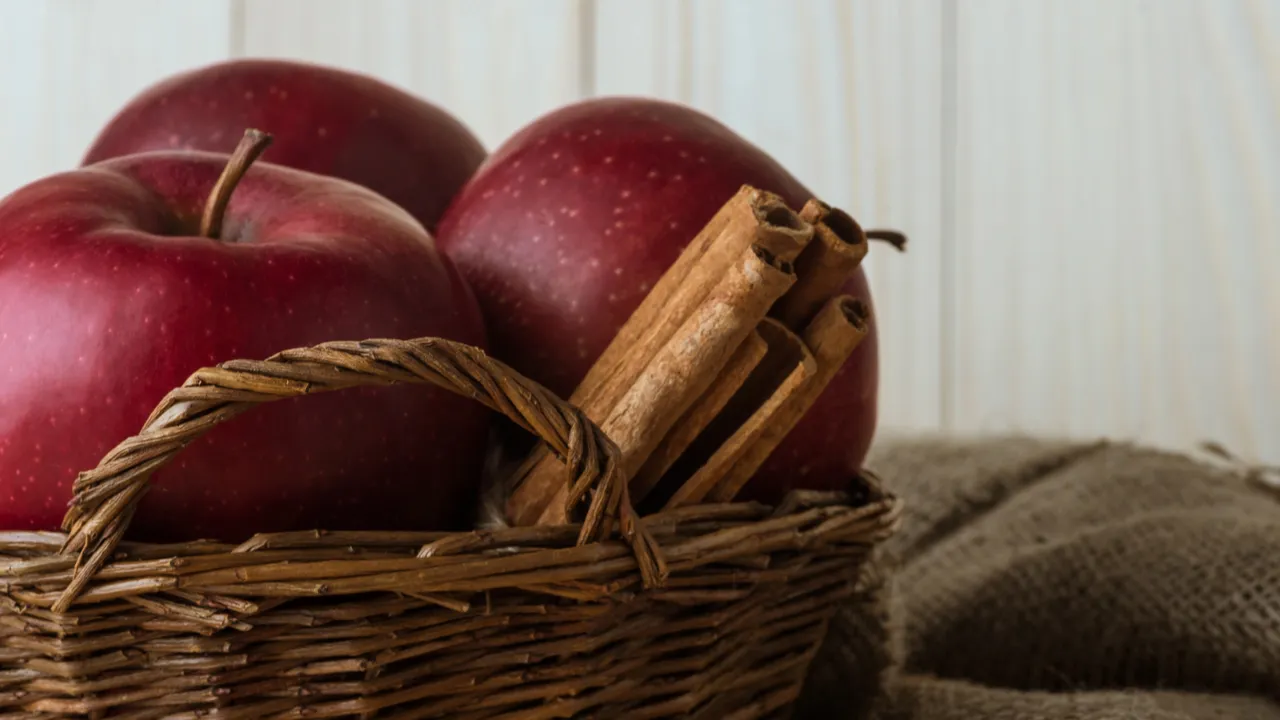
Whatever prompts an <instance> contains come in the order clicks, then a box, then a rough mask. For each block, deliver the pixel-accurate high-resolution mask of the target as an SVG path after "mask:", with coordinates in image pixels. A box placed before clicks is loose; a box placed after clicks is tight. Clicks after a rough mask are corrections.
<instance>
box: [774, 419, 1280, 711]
mask: <svg viewBox="0 0 1280 720" xmlns="http://www.w3.org/2000/svg"><path fill="white" fill-rule="evenodd" d="M869 464H870V466H871V467H873V468H874V469H875V470H876V471H877V472H878V474H879V475H880V476H881V477H882V479H883V482H884V483H885V485H886V486H887V487H889V488H890V489H891V490H893V491H894V492H895V493H897V494H898V495H899V496H900V497H901V498H902V499H903V500H904V503H905V508H906V513H905V518H904V522H903V525H902V529H901V530H900V532H899V533H898V534H897V535H896V536H895V537H894V538H893V539H892V540H890V541H889V542H888V543H887V544H886V545H885V546H884V548H882V550H881V551H880V556H879V557H878V558H877V562H876V563H875V565H874V568H873V570H872V571H871V572H870V573H869V574H868V575H867V577H866V578H865V580H864V586H863V588H862V592H863V597H862V598H860V599H859V600H860V601H859V603H856V604H851V605H850V606H849V608H848V609H847V611H845V612H842V613H841V614H840V615H839V616H838V617H837V618H836V620H835V621H834V622H833V625H832V629H831V633H830V635H829V637H828V638H827V641H826V643H825V645H824V647H823V648H822V650H821V652H820V654H819V656H818V657H817V658H816V659H815V661H814V664H813V671H812V673H811V677H810V678H809V682H808V684H807V686H806V688H805V691H804V694H803V696H802V698H801V700H800V702H799V706H798V708H797V711H796V713H795V715H794V716H795V717H797V718H863V717H867V718H876V719H878V720H891V719H892V720H950V719H952V718H957V719H959V718H970V719H974V720H980V719H981V718H1001V719H1004V718H1009V719H1013V718H1026V719H1028V720H1059V719H1062V720H1065V719H1067V718H1101V719H1109V718H1116V719H1119V718H1131V719H1135V720H1200V719H1201V718H1239V719H1241V720H1249V719H1251V718H1259V719H1267V720H1280V498H1278V497H1277V496H1276V495H1274V494H1272V493H1268V492H1267V491H1265V490H1264V489H1263V488H1262V487H1261V486H1260V485H1258V484H1256V483H1253V482H1250V481H1249V480H1248V479H1246V478H1245V477H1243V475H1242V473H1240V472H1237V471H1235V470H1233V469H1230V468H1225V467H1222V466H1220V465H1216V464H1210V463H1208V462H1205V461H1202V460H1200V459H1196V458H1192V457H1189V456H1186V455H1181V454H1175V453H1169V452H1162V451H1157V450H1153V449H1149V448H1144V447H1135V446H1132V445H1128V444H1120V443H1104V442H1098V443H1070V442H1056V441H1049V440H1040V439H1032V438H1025V437H1003V438H987V439H960V438H952V439H940V438H917V439H907V440H902V439H899V440H893V441H884V442H881V443H880V444H879V445H878V447H877V448H876V450H875V451H874V452H873V455H872V458H871V462H870V463H869ZM869 600H873V601H875V602H870V603H869V602H868V601H869ZM867 607H870V608H872V610H871V611H867V610H866V609H865V608H867Z"/></svg>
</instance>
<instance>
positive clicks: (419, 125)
mask: <svg viewBox="0 0 1280 720" xmlns="http://www.w3.org/2000/svg"><path fill="white" fill-rule="evenodd" d="M245 127H256V128H261V129H262V130H264V131H266V132H269V133H272V134H274V135H275V136H276V137H277V138H278V140H277V142H276V144H275V145H274V146H273V147H272V148H271V162H272V163H274V164H277V165H287V166H289V167H293V168H298V169H299V170H307V171H310V172H314V173H320V174H322V175H332V176H334V177H339V178H342V179H344V180H350V181H351V182H355V183H359V184H361V185H364V186H365V187H367V188H370V189H372V190H374V191H375V192H378V193H379V194H381V195H384V196H385V197H387V198H388V199H390V200H391V201H392V202H395V203H396V204H398V205H400V206H401V207H403V208H404V209H406V210H408V211H409V213H410V214H411V215H413V216H414V217H415V218H417V219H418V222H420V223H422V224H423V226H424V227H426V228H427V230H428V231H431V232H434V231H435V229H436V224H437V222H439V219H440V215H441V214H442V213H443V212H444V209H445V207H446V206H447V205H448V204H449V200H450V199H451V198H452V197H453V196H454V194H455V193H457V191H458V189H459V188H460V187H462V185H463V183H465V182H466V181H467V178H469V177H470V176H471V174H472V173H473V172H475V169H476V168H477V167H478V166H479V165H480V163H481V162H483V161H484V158H485V149H484V146H483V145H481V144H480V141H479V140H478V139H476V137H475V135H473V134H472V133H471V131H470V130H469V129H467V128H466V127H465V126H464V125H463V124H462V123H461V122H459V121H458V120H457V119H456V118H454V117H453V116H452V115H450V114H449V113H447V112H445V111H444V110H442V109H440V108H439V107H436V106H435V105H432V104H430V103H428V102H426V101H425V100H422V99H420V98H418V97H415V96H413V95H411V94H409V93H407V92H405V91H403V90H401V89H399V88H396V87H393V86H391V85H388V84H386V83H384V82H382V81H380V80H377V79H375V78H372V77H368V76H366V75H361V74H358V73H354V72H350V71H346V70H339V69H337V68H331V67H326V66H322V65H314V64H310V63H303V62H298V61H293V60H267V59H251V60H231V61H226V62H220V63H215V64H212V65H208V66H205V67H202V68H198V69H195V70H190V71H187V72H183V73H179V74H176V75H173V76H171V77H169V78H167V79H165V80H163V81H161V82H159V83H158V84H156V85H153V86H152V87H150V88H148V89H146V90H144V91H143V92H141V93H140V94H139V95H137V96H136V97H134V98H133V99H132V100H131V101H130V102H129V103H128V104H127V105H125V107H124V108H122V109H121V110H120V111H119V113H117V114H116V116H115V117H114V118H112V119H111V121H110V122H109V123H108V124H107V125H106V127H105V128H103V130H102V131H101V133H100V134H99V135H98V137H97V139H96V140H95V141H94V142H93V145H92V146H91V147H90V148H89V151H88V153H87V154H86V155H85V159H84V162H85V163H86V164H87V163H95V162H98V161H100V160H104V159H106V158H110V157H116V156H119V155H128V154H131V153H136V152H142V151H145V150H160V149H175V148H187V149H196V150H211V151H215V152H230V151H231V149H232V148H234V147H235V145H236V142H237V141H239V139H240V134H241V131H242V130H243V129H244V128H245Z"/></svg>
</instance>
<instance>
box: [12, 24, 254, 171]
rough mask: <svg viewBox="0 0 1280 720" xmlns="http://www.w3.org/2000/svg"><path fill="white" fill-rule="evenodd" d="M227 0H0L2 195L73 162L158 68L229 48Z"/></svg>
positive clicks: (212, 56)
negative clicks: (55, 0) (53, 0)
mask: <svg viewBox="0 0 1280 720" xmlns="http://www.w3.org/2000/svg"><path fill="white" fill-rule="evenodd" d="M230 23H231V15H230V12H229V10H228V0H184V1H183V2H181V3H176V2H169V1H168V0H111V2H107V1H106V0H79V1H77V2H4V3H0V29H2V30H3V31H2V32H0V37H3V42H0V108H3V116H2V117H3V119H2V120H0V158H3V159H4V160H3V162H0V197H3V196H5V195H8V194H9V193H10V192H12V191H13V190H16V189H17V188H19V187H21V186H23V185H26V184H27V183H29V182H32V181H34V180H36V179H38V178H40V177H43V176H45V175H48V174H50V173H54V172H58V171H62V170H70V169H72V168H74V167H75V166H76V165H78V164H79V163H80V159H81V157H83V155H84V151H85V150H87V149H88V148H89V144H90V143H91V142H92V141H93V138H94V136H95V135H96V134H97V132H98V129H99V128H101V127H102V125H104V124H105V123H106V122H107V120H108V119H109V118H110V117H111V116H112V115H113V114H114V113H115V112H116V110H117V109H118V108H119V107H120V106H121V105H123V104H124V103H125V102H127V101H128V100H129V98H130V97H132V96H133V95H134V93H136V92H138V91H140V90H142V89H143V88H144V87H146V86H147V85H150V84H151V83H153V82H155V81H156V80H159V79H160V78H161V77H162V76H164V75H167V74H169V73H171V72H176V71H178V70H182V69H185V68H188V67H193V66H196V65H202V64H204V63H206V62H212V61H214V60H219V59H222V58H224V57H226V56H227V53H228V52H229V48H230V37H231V34H230V32H231V30H230V29H231V24H230Z"/></svg>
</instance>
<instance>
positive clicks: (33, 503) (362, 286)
mask: <svg viewBox="0 0 1280 720" xmlns="http://www.w3.org/2000/svg"><path fill="white" fill-rule="evenodd" d="M227 161H228V157H227V156H226V155H225V154H214V153H206V152H198V151H158V152H152V153H142V154H137V155H131V156H126V157H121V158H117V159H113V160H108V161H104V162H101V163H98V164H96V165H93V166H91V167H87V168H83V169H78V170H74V171H71V172H66V173H61V174H58V175H53V176H50V177H47V178H44V179H42V180H38V181H36V182H34V183H32V184H30V185H28V186H26V187H24V188H22V189H19V190H18V191H16V192H15V193H14V194H12V195H10V196H9V197H8V198H5V199H4V200H3V201H0V347H3V348H4V353H3V355H2V356H0V528H5V529H33V530H34V529H39V530H48V529H54V528H56V527H57V526H58V525H59V523H60V522H61V520H62V516H63V513H64V511H65V509H66V504H67V501H68V500H69V499H70V497H71V483H72V481H73V480H74V479H75V477H76V473H77V472H78V471H81V470H85V469H88V468H92V467H94V466H95V465H97V463H98V461H99V460H100V459H101V457H102V456H103V455H104V454H105V453H106V452H107V451H108V450H109V449H111V448H112V447H114V446H115V445H116V444H117V443H119V442H120V441H122V440H124V439H125V438H127V437H129V436H130V435H133V434H135V433H137V431H138V430H139V429H140V428H141V427H142V424H143V422H144V421H145V420H146V418H147V415H148V414H149V413H150V412H151V410H152V409H153V408H154V407H155V405H156V404H157V403H158V402H159V401H160V399H161V398H162V397H163V396H164V395H165V393H167V392H168V391H169V390H170V389H172V388H173V387H175V386H178V385H180V384H182V382H183V381H184V380H186V378H187V377H189V376H190V374H191V373H192V372H193V371H195V370H197V369H199V368H201V367H206V366H209V365H212V364H215V363H218V362H221V361H224V360H230V359H233V358H264V357H267V356H269V355H271V354H272V353H275V352H277V351H280V350H285V349H288V348H293V347H299V346H307V345H313V344H316V343H320V342H325V341H329V340H360V339H366V338H376V337H384V338H386V337H390V338H414V337H421V336H438V337H445V338H451V339H455V340H458V341H461V342H465V343H470V344H473V345H480V346H483V344H484V335H483V325H482V321H481V318H480V313H479V309H478V307H477V305H476V302H475V298H474V296H473V295H472V294H471V292H470V290H469V288H468V287H467V286H466V284H465V282H464V281H463V280H462V279H461V277H460V276H459V275H458V274H457V271H456V270H455V268H454V267H453V265H452V264H451V263H450V262H449V261H448V260H447V259H445V258H444V257H443V256H442V255H441V254H440V253H438V252H437V251H436V248H435V246H434V244H433V240H432V239H431V237H430V236H429V235H428V234H427V233H426V232H424V231H423V229H422V226H421V225H419V224H418V223H417V222H416V221H415V220H414V219H413V218H412V217H410V216H409V214H408V213H406V212H405V211H404V210H403V209H402V208H400V207H398V206H396V205H394V204H392V203H391V202H390V201H388V200H386V199H385V198H383V197H381V196H379V195H376V194H375V193H373V192H371V191H369V190H367V189H366V188H363V187H360V186H358V185H355V184H353V183H349V182H346V181H343V180H338V179H335V178H329V177H323V176H320V175H315V174H312V173H306V172H302V171H299V170H293V169H289V168H284V167H280V166H276V165H271V164H263V163H259V164H257V165H254V166H253V167H252V168H251V169H249V171H248V173H247V174H246V175H244V177H243V179H242V180H240V182H239V185H238V187H236V188H235V190H234V195H233V196H232V197H231V201H230V205H229V207H227V208H226V210H225V222H224V223H223V224H222V227H223V228H224V230H223V231H221V232H220V233H216V234H214V235H215V236H214V237H212V238H211V237H203V236H201V234H200V233H199V232H198V228H199V226H200V225H201V223H200V218H201V212H202V209H203V208H204V205H205V202H206V196H208V195H209V194H210V190H211V188H213V186H214V183H215V181H216V180H217V179H218V177H219V174H220V173H221V172H222V171H223V167H224V165H225V164H227ZM233 185H234V183H233ZM488 424H489V414H488V411H486V410H485V409H484V408H482V407H481V406H480V405H478V404H477V403H475V402H473V401H470V400H466V399H463V398H461V397H458V396H456V395H453V394H451V393H448V392H446V391H444V390H439V389H435V388H420V387H399V388H378V389H373V390H365V389H360V390H347V391H342V392H336V393H331V394H323V395H318V396H315V397H307V398H299V399H293V400H285V401H279V402H276V403H272V404H268V405H266V406H262V407H259V408H256V409H254V410H253V411H252V412H249V413H246V414H245V415H243V416H240V417H238V418H236V419H235V420H232V421H230V422H229V423H226V424H223V425H220V426H218V427H216V428H215V429H214V430H212V431H211V432H210V433H209V434H208V435H206V436H204V437H203V438H201V439H199V440H197V441H195V442H194V443H192V445H191V446H190V447H188V448H187V449H186V450H184V451H183V452H182V453H181V454H180V455H178V457H177V458H176V460H175V461H174V462H173V464H172V465H170V466H167V467H165V468H163V469H162V470H160V471H159V472H158V473H156V475H155V476H154V477H153V478H152V483H151V490H150V492H149V493H148V494H147V495H146V496H145V497H144V499H143V501H142V504H141V506H140V508H139V511H138V514H137V516H136V517H135V518H134V521H133V526H132V528H131V537H134V538H137V539H143V540H153V541H175V540H182V539H190V538H193V537H215V538H221V539H224V540H228V541H239V540H243V539H245V538H247V537H248V536H249V535H251V534H252V533H255V532H271V531H285V530H291V529H293V530H296V529H309V528H326V529H344V528H346V529H387V530H391V529H437V528H444V529H454V528H462V527H469V526H470V523H471V520H472V515H471V512H472V511H471V508H472V507H473V502H474V501H475V499H476V495H477V492H478V488H477V482H476V480H477V478H478V476H479V472H480V468H481V466H482V460H483V456H484V445H485V442H486V435H487V431H488Z"/></svg>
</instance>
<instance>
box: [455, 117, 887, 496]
mask: <svg viewBox="0 0 1280 720" xmlns="http://www.w3.org/2000/svg"><path fill="white" fill-rule="evenodd" d="M743 184H750V185H753V186H756V187H759V188H763V189H766V190H771V191H773V192H775V193H777V194H779V195H781V196H782V197H783V198H784V199H785V200H786V201H787V202H788V203H789V204H791V205H792V206H794V207H796V208H799V207H800V206H801V205H803V203H804V202H805V201H806V200H808V199H809V198H810V197H814V196H815V193H813V192H811V191H810V190H808V189H807V188H805V187H804V186H803V185H801V184H800V182H799V181H797V180H796V179H795V178H794V177H792V176H791V175H790V174H789V173H788V172H787V171H786V170H785V169H784V168H783V167H782V166H781V165H779V164H778V163H777V162H776V161H774V160H773V159H772V158H770V157H769V156H768V155H767V154H765V153H764V152H763V151H762V150H760V149H759V148H758V147H756V146H754V145H752V144H751V143H749V142H747V141H746V140H744V139H743V138H742V137H740V136H738V135H736V134H735V133H734V132H732V131H731V130H729V129H728V128H727V127H725V126H724V125H722V124H721V123H719V122H717V121H715V120H713V119H712V118H710V117H707V116H706V115H703V114H701V113H699V112H697V111H695V110H693V109H690V108H688V107H684V106H681V105H677V104H672V103H667V102H662V101H657V100H650V99H637V98H607V99H596V100H589V101H585V102H580V103H577V104H574V105H571V106H568V107H564V108H561V109H559V110H557V111H554V112H552V113H550V114H548V115H546V116H543V117H542V118H539V119H538V120H536V121H535V122H533V123H532V124H530V125H529V126H527V127H525V128H524V129H522V130H520V131H519V132H518V133H516V134H515V135H514V136H513V137H511V138H510V139H508V140H507V141H506V142H505V143H504V144H503V145H502V147H500V148H499V149H498V150H496V151H495V152H494V154H493V155H492V156H491V157H490V158H489V160H488V161H487V162H486V164H485V166H484V167H482V168H481V170H480V171H479V172H478V173H477V175H476V176H475V177H473V178H472V180H471V181H470V182H469V183H468V184H467V186H466V187H465V188H463V190H462V192H461V193H459V195H458V197H457V198H456V199H455V200H454V202H453V204H452V205H451V206H450V208H449V211H448V212H447V213H446V214H445V217H444V219H443V220H442V221H441V225H440V231H439V234H438V241H439V243H440V247H441V249H442V250H443V251H444V252H445V253H447V254H448V255H449V256H450V257H451V258H452V259H453V260H454V262H456V263H457V264H458V267H459V269H460V270H462V272H463V275H464V276H465V277H466V278H467V279H468V280H469V281H470V283H471V285H472V287H473V288H474V289H475V291H476V294H477V296H478V298H479V300H480V305H481V308H482V310H483V311H484V314H485V318H486V321H487V327H488V329H489V333H490V334H489V338H490V341H491V343H492V345H493V352H494V353H495V355H497V356H498V357H501V358H502V359H504V360H505V361H507V362H508V363H510V364H512V365H514V366H515V367H516V368H517V369H519V370H520V371H522V372H524V373H525V374H527V375H529V376H530V377H532V378H534V379H535V380H538V381H540V382H542V383H543V384H545V385H547V386H548V387H550V388H551V389H552V390H554V391H555V392H557V393H559V394H561V395H562V396H568V395H569V394H570V393H572V391H573V389H574V387H575V386H576V385H577V383H578V381H579V380H581V379H582V377H583V376H584V375H585V374H586V371H587V370H588V368H589V367H590V366H591V364H592V363H593V362H594V361H595V359H596V357H598V356H599V354H600V353H601V352H602V351H603V350H604V348H605V346H606V345H607V344H608V343H609V341H610V340H612V338H613V336H614V335H615V334H616V332H617V331H618V328H619V327H621V325H622V324H623V323H624V322H625V321H626V319H627V318H628V316H630V314H631V313H632V311H633V310H634V309H635V308H636V306H637V305H639V303H640V301H641V299H642V298H643V297H644V295H645V294H646V293H647V292H648V290H649V289H650V288H651V287H652V286H653V284H654V283H655V282H656V281H657V280H658V278H659V277H660V276H661V275H662V273H663V272H664V271H665V270H666V269H667V267H669V266H670V265H671V263H672V262H674V261H675V259H676V257H677V256H678V255H679V253H680V251H681V250H682V249H683V248H684V246H685V245H686V244H688V242H689V241H690V240H692V239H693V236H694V235H695V234H696V233H697V232H698V230H699V229H701V228H702V226H703V225H704V224H706V222H707V221H708V220H709V219H710V218H711V216H712V215H714V214H715V212H716V211H717V210H718V209H719V208H720V206H721V205H723V204H724V202H725V201H727V200H728V199H729V198H730V197H731V196H732V195H733V194H734V193H735V192H736V191H737V190H738V188H739V187H741V186H742V185H743ZM819 197H820V196H819ZM844 291H845V292H848V293H851V294H853V295H855V296H857V297H859V298H862V299H863V300H864V301H866V302H867V303H868V306H870V302H871V297H870V292H869V291H868V288H867V282H866V278H865V276H864V275H863V273H862V271H861V270H859V271H857V272H856V273H855V274H854V276H853V277H851V278H850V280H849V281H848V283H847V284H846V286H845V288H844ZM877 372H878V365H877V347H876V334H875V328H874V325H873V326H872V330H871V334H870V335H869V337H868V338H867V339H866V340H864V341H863V343H862V344H861V345H860V346H859V348H858V349H857V350H856V351H855V352H854V355H853V356H852V357H851V358H850V359H849V361H848V362H847V363H846V364H845V366H844V367H843V368H841V370H840V372H839V373H838V375H837V376H836V378H835V380H834V381H833V382H832V384H831V385H830V386H829V387H828V388H827V390H826V391H825V392H824V394H823V395H822V396H821V397H820V398H819V400H818V402H817V403H816V404H815V406H814V407H813V408H812V409H811V410H810V412H809V413H808V414H807V415H806V416H805V417H804V418H803V419H802V420H801V422H800V423H799V425H798V426H797V427H796V428H795V429H794V430H793V431H792V432H791V433H790V435H789V436H788V437H787V438H786V440H785V441H784V443H783V444H782V445H781V446H780V447H779V448H778V449H777V450H776V451H775V452H774V453H773V455H772V457H771V458H770V459H769V460H768V462H767V463H766V466H765V467H764V468H762V470H761V472H760V473H759V475H758V476H757V477H756V478H755V479H754V480H753V481H752V482H751V484H750V485H749V486H748V487H747V488H746V489H744V493H743V495H742V497H748V498H753V499H760V500H764V501H769V502H774V501H776V500H778V499H779V498H780V497H781V495H782V494H783V493H784V491H785V490H786V489H787V488H791V487H806V488H814V489H830V488H836V487H843V486H844V485H845V484H846V483H847V481H848V479H849V477H850V474H851V473H852V472H854V471H856V470H857V469H858V468H859V467H860V465H861V463H862V461H863V459H864V456H865V455H866V452H867V449H868V447H869V445H870V443H871V439H872V436H873V433H874V430H875V424H876V393H877V383H878V377H877Z"/></svg>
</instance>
